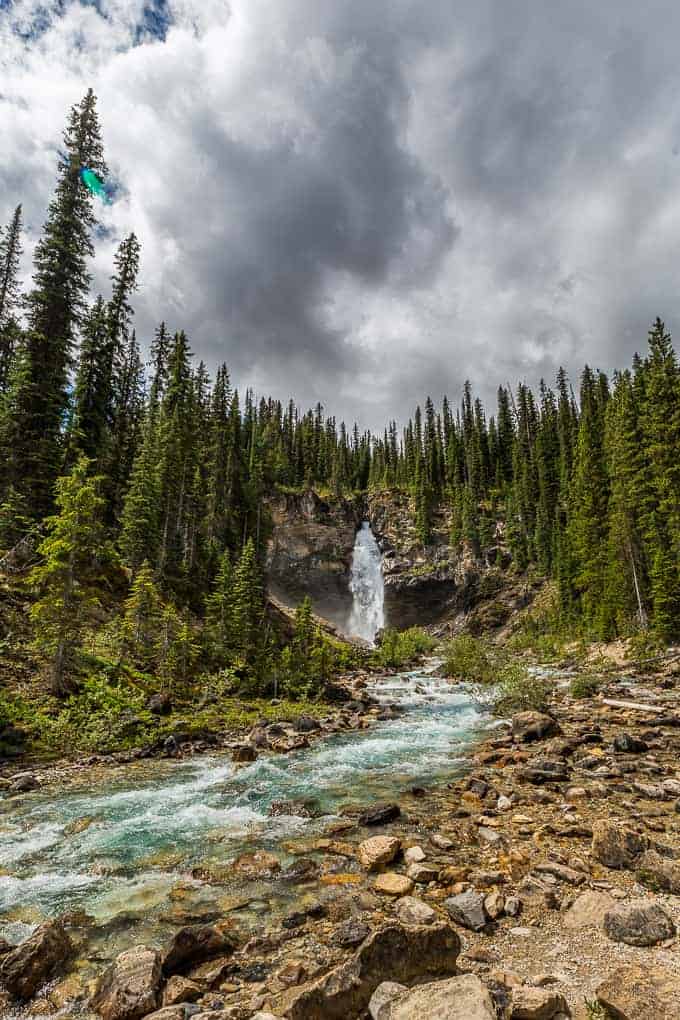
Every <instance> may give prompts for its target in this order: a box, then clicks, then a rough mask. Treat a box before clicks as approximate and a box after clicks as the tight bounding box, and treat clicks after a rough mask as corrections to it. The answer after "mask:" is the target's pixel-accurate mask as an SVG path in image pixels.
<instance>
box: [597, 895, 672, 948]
mask: <svg viewBox="0 0 680 1020" xmlns="http://www.w3.org/2000/svg"><path fill="white" fill-rule="evenodd" d="M604 930H605V932H606V933H607V935H608V937H609V938H610V939H611V940H612V942H625V943H626V945H627V946H655V945H656V944H657V942H664V941H665V940H666V939H670V938H672V937H673V935H675V924H674V923H673V919H672V917H671V916H670V915H669V914H667V913H666V911H665V910H664V908H663V907H662V906H661V904H659V903H655V902H654V901H653V900H631V901H630V903H622V904H620V905H619V906H616V907H613V908H612V910H608V911H607V913H606V914H605V915H604Z"/></svg>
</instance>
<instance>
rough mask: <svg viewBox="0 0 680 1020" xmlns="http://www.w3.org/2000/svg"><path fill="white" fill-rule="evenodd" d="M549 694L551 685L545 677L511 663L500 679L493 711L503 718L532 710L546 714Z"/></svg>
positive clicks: (505, 668)
mask: <svg viewBox="0 0 680 1020" xmlns="http://www.w3.org/2000/svg"><path fill="white" fill-rule="evenodd" d="M549 694H550V685H549V684H548V682H547V681H546V680H544V679H543V677H540V676H537V675H536V674H535V673H530V672H529V670H528V669H526V668H525V667H524V666H520V665H519V663H510V664H509V665H507V666H504V667H503V669H502V670H501V673H500V676H499V678H498V684H497V687H496V691H495V695H494V700H493V705H492V707H493V711H494V713H495V714H496V715H503V716H509V715H514V714H515V713H516V712H527V711H529V710H530V709H533V710H534V711H536V712H544V711H545V709H546V708H547V707H548V698H549Z"/></svg>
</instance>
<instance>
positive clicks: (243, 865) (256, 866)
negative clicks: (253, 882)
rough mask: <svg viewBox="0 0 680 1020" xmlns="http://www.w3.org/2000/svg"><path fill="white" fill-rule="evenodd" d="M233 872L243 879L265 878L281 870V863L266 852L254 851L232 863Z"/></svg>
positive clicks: (242, 855)
mask: <svg viewBox="0 0 680 1020" xmlns="http://www.w3.org/2000/svg"><path fill="white" fill-rule="evenodd" d="M234 870H235V871H237V872H238V873H239V875H241V876H242V877H244V878H253V879H254V878H267V877H268V876H269V875H272V874H274V873H275V872H276V871H280V870H281V862H280V861H279V859H278V857H275V856H274V854H269V853H267V851H266V850H256V851H255V853H252V854H241V856H240V857H237V858H236V860H235V861H234Z"/></svg>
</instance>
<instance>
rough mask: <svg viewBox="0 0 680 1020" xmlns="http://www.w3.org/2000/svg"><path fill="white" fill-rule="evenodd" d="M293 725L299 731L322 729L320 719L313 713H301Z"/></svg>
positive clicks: (311, 731)
mask: <svg viewBox="0 0 680 1020" xmlns="http://www.w3.org/2000/svg"><path fill="white" fill-rule="evenodd" d="M293 725H294V726H295V729H296V730H297V732H298V733H316V732H317V730H320V729H321V723H320V722H319V720H318V719H315V718H314V717H313V716H311V715H299V716H298V717H297V719H296V720H295V722H294V724H293Z"/></svg>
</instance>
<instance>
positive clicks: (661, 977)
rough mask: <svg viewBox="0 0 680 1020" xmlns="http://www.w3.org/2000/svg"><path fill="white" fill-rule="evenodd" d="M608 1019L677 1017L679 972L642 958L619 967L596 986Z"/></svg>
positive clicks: (674, 1019) (672, 1019)
mask: <svg viewBox="0 0 680 1020" xmlns="http://www.w3.org/2000/svg"><path fill="white" fill-rule="evenodd" d="M597 1000H598V1002H599V1003H601V1005H602V1006H604V1008H605V1009H606V1010H607V1011H608V1013H609V1015H610V1017H611V1018H612V1020H661V1018H662V1017H663V1020H680V976H678V975H677V974H676V973H674V972H673V971H670V970H666V968H664V967H659V966H656V965H653V964H651V963H647V962H645V963H644V965H640V964H630V965H629V966H627V967H619V969H618V970H615V971H614V973H613V974H610V975H609V977H608V978H607V979H606V981H603V982H602V984H601V985H600V986H599V988H598V989H597Z"/></svg>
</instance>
